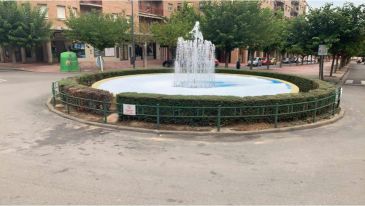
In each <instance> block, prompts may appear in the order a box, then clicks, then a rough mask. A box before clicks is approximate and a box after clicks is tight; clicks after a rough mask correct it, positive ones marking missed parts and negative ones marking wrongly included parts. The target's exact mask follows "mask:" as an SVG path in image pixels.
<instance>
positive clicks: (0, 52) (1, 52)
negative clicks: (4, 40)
mask: <svg viewBox="0 0 365 206" xmlns="http://www.w3.org/2000/svg"><path fill="white" fill-rule="evenodd" d="M4 53H5V52H4V49H3V47H0V62H1V63H4V62H5V55H4Z"/></svg>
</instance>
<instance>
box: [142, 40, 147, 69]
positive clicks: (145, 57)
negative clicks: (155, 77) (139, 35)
mask: <svg viewBox="0 0 365 206" xmlns="http://www.w3.org/2000/svg"><path fill="white" fill-rule="evenodd" d="M143 67H144V68H145V69H147V42H145V43H144V45H143Z"/></svg>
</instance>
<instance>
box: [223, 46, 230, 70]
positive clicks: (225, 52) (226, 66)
mask: <svg viewBox="0 0 365 206" xmlns="http://www.w3.org/2000/svg"><path fill="white" fill-rule="evenodd" d="M228 57H229V52H228V51H227V50H225V51H224V67H225V68H228Z"/></svg>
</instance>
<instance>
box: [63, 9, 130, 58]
mask: <svg viewBox="0 0 365 206" xmlns="http://www.w3.org/2000/svg"><path fill="white" fill-rule="evenodd" d="M70 14H71V17H70V18H69V19H68V20H67V21H66V25H67V27H68V28H69V30H67V31H66V33H65V34H66V36H67V37H68V38H69V39H72V40H75V41H81V42H85V43H87V44H90V45H91V46H93V47H94V48H97V49H98V50H100V51H103V50H104V49H105V48H109V47H114V46H115V45H116V44H118V43H122V42H124V41H126V40H128V39H129V37H130V35H129V34H128V33H127V31H128V29H129V23H128V21H127V19H126V17H125V16H124V14H119V15H117V16H115V15H112V14H103V13H99V12H97V11H92V12H88V13H85V14H82V15H80V16H79V17H77V16H74V15H72V13H71V12H70Z"/></svg>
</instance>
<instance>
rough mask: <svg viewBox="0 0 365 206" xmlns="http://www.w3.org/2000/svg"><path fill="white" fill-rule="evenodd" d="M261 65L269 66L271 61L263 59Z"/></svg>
mask: <svg viewBox="0 0 365 206" xmlns="http://www.w3.org/2000/svg"><path fill="white" fill-rule="evenodd" d="M261 62H262V65H270V64H271V60H270V59H268V58H264V59H263V60H262V61H261Z"/></svg>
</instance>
